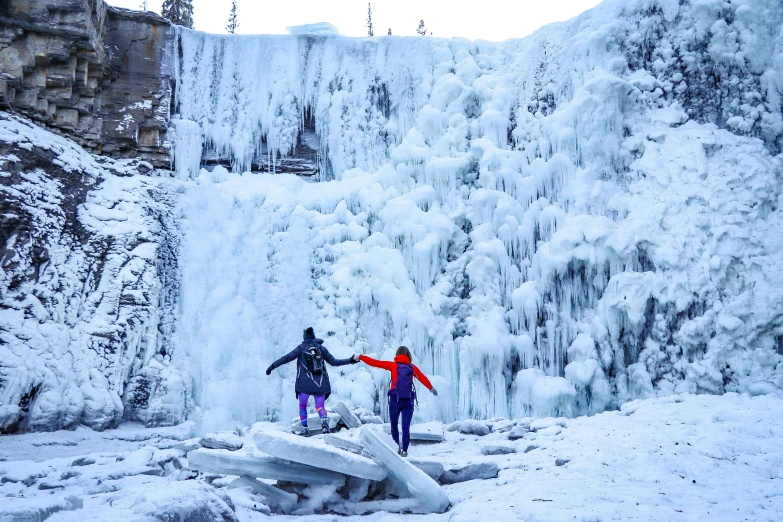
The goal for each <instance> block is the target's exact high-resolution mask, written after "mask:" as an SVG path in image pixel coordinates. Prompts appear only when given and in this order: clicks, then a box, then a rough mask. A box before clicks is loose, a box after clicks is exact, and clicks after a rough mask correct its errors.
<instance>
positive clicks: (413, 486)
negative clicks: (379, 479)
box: [360, 429, 449, 513]
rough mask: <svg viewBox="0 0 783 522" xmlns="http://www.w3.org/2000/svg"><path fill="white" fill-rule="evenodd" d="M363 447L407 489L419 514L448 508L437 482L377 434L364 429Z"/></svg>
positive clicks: (446, 499) (440, 511) (438, 511)
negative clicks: (417, 507) (419, 507)
mask: <svg viewBox="0 0 783 522" xmlns="http://www.w3.org/2000/svg"><path fill="white" fill-rule="evenodd" d="M360 438H361V441H362V442H363V443H364V447H365V448H366V449H367V451H369V452H370V454H372V456H373V458H374V459H375V461H376V462H378V463H380V464H382V465H383V467H385V468H386V469H387V470H388V472H389V474H390V475H391V476H392V477H394V478H395V479H396V480H399V481H400V482H402V483H403V484H405V486H406V487H407V488H408V491H410V492H411V494H412V495H413V496H414V497H415V498H416V500H418V504H419V505H420V506H421V510H422V511H420V512H421V513H443V512H444V511H446V510H447V509H448V507H449V497H448V496H447V495H446V492H445V491H443V488H441V487H440V486H439V485H438V483H437V482H435V481H434V480H432V479H431V478H430V477H429V476H428V475H427V474H426V473H424V472H423V471H421V470H420V469H419V468H417V467H415V466H414V465H413V464H411V463H410V462H407V461H406V460H405V459H403V458H402V457H400V456H399V455H397V453H396V452H395V451H394V449H392V448H390V447H389V446H388V445H387V444H386V443H385V442H383V439H381V437H380V436H379V434H377V433H375V432H374V431H372V430H368V429H364V430H362V432H361V434H360Z"/></svg>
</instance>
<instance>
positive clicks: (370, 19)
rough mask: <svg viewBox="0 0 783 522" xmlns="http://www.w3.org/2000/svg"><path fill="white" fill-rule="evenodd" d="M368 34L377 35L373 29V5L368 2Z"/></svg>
mask: <svg viewBox="0 0 783 522" xmlns="http://www.w3.org/2000/svg"><path fill="white" fill-rule="evenodd" d="M367 36H375V33H374V32H373V30H372V6H371V5H370V4H369V3H367Z"/></svg>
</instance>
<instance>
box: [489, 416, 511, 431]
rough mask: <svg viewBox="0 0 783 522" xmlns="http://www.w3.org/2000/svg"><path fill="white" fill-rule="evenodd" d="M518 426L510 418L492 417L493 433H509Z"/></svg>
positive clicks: (491, 427) (491, 429)
mask: <svg viewBox="0 0 783 522" xmlns="http://www.w3.org/2000/svg"><path fill="white" fill-rule="evenodd" d="M515 427H516V426H515V425H514V423H513V422H512V421H510V420H508V419H492V420H490V431H491V432H492V433H508V432H510V431H511V430H513V429H514V428H515Z"/></svg>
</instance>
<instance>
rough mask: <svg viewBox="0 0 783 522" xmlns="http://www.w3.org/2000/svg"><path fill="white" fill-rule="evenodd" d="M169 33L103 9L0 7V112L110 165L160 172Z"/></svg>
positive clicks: (146, 19) (23, 2)
mask: <svg viewBox="0 0 783 522" xmlns="http://www.w3.org/2000/svg"><path fill="white" fill-rule="evenodd" d="M172 34H173V31H172V29H171V25H170V24H169V22H168V21H166V20H164V19H163V18H160V17H159V16H157V15H155V14H153V13H150V12H136V11H128V10H124V9H117V8H114V7H111V6H108V5H106V4H105V3H104V2H103V0H8V1H5V2H2V3H0V107H2V108H5V109H12V110H14V111H18V112H20V113H22V114H24V115H26V116H28V117H30V118H31V119H33V120H34V121H36V122H37V123H39V124H42V125H45V126H47V127H49V128H50V129H52V130H55V131H57V132H59V133H61V134H64V135H67V136H69V137H71V138H73V139H74V140H76V141H77V142H78V143H79V144H80V145H81V146H83V147H85V148H86V149H88V150H90V151H92V152H95V153H98V154H102V155H106V156H110V157H113V158H136V157H140V158H142V159H145V160H147V161H149V162H150V163H151V164H152V165H154V166H156V167H161V168H168V167H169V165H170V159H169V152H168V151H169V147H168V144H167V140H166V131H167V128H168V123H169V110H170V105H171V93H172V85H171V81H170V78H171V74H170V65H169V62H170V60H169V58H170V57H171V56H172V52H171V49H170V48H169V47H170V46H171V42H172V41H173V40H172Z"/></svg>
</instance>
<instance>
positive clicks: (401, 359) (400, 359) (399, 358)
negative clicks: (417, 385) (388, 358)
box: [394, 353, 411, 364]
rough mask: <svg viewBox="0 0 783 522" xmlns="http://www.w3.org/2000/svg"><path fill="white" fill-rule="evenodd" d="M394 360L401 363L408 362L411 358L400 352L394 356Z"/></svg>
mask: <svg viewBox="0 0 783 522" xmlns="http://www.w3.org/2000/svg"><path fill="white" fill-rule="evenodd" d="M394 362H398V363H402V364H410V363H411V360H410V358H409V357H408V356H407V355H405V354H402V353H401V354H400V355H398V356H397V357H395V358H394Z"/></svg>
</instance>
